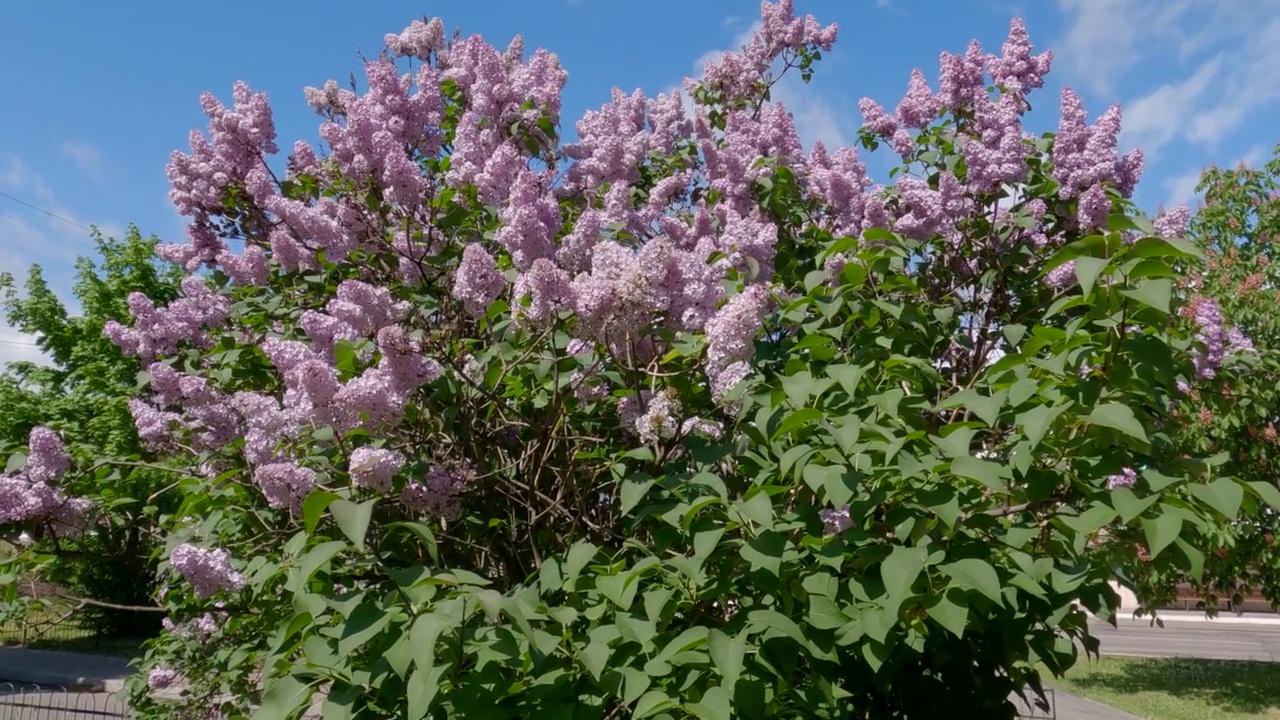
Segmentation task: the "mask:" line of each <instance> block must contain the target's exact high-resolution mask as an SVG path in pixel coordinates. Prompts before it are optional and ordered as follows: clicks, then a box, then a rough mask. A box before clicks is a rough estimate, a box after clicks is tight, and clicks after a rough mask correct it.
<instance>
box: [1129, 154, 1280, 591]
mask: <svg viewBox="0 0 1280 720" xmlns="http://www.w3.org/2000/svg"><path fill="white" fill-rule="evenodd" d="M1278 174H1280V146H1277V148H1276V149H1275V151H1274V152H1273V156H1272V158H1271V159H1270V160H1268V161H1267V162H1266V163H1264V164H1262V165H1261V166H1259V167H1248V166H1246V165H1244V164H1243V163H1242V164H1240V165H1239V166H1237V167H1235V168H1217V167H1215V168H1211V169H1209V170H1207V171H1205V173H1204V174H1203V175H1202V176H1201V178H1200V183H1199V185H1198V186H1197V191H1198V192H1200V193H1203V201H1202V202H1201V205H1200V207H1199V208H1198V209H1197V211H1196V212H1195V214H1194V216H1192V217H1191V218H1190V232H1189V236H1190V237H1191V238H1192V239H1193V240H1194V241H1195V242H1196V244H1197V245H1198V246H1199V247H1200V248H1202V249H1203V251H1204V253H1205V257H1206V261H1205V262H1204V263H1203V264H1196V265H1194V266H1192V267H1189V268H1188V272H1187V276H1186V278H1185V279H1184V280H1183V281H1182V283H1181V284H1180V292H1181V294H1182V295H1183V296H1184V297H1185V299H1186V305H1185V306H1184V310H1183V322H1185V323H1186V325H1187V326H1188V327H1189V328H1191V329H1192V330H1193V331H1194V332H1196V333H1197V336H1198V337H1199V338H1200V339H1201V340H1202V342H1203V343H1204V350H1203V353H1204V354H1203V356H1202V357H1203V358H1204V359H1205V360H1209V359H1211V358H1212V356H1214V355H1226V356H1231V357H1230V358H1229V360H1233V361H1234V365H1235V371H1234V372H1233V373H1232V374H1231V375H1230V376H1229V377H1218V376H1217V375H1216V374H1215V373H1214V372H1212V368H1206V369H1207V370H1209V371H1208V372H1201V373H1199V374H1198V375H1199V377H1197V378H1195V381H1194V382H1193V383H1192V387H1191V388H1190V389H1189V392H1188V394H1187V395H1186V397H1185V400H1184V402H1182V403H1181V404H1180V406H1179V408H1178V410H1177V415H1176V418H1175V422H1174V423H1173V424H1172V425H1171V426H1170V427H1171V429H1172V430H1173V432H1174V436H1175V438H1176V441H1177V442H1178V444H1179V445H1180V446H1181V447H1182V448H1184V449H1185V450H1187V451H1189V452H1194V453H1200V454H1203V455H1206V456H1208V455H1214V454H1221V457H1222V459H1223V461H1224V465H1223V469H1224V471H1226V472H1230V473H1232V474H1234V475H1237V476H1239V477H1241V478H1247V479H1249V480H1253V481H1257V482H1267V483H1274V482H1276V478H1278V477H1280V454H1278V453H1277V449H1278V447H1280V446H1278V444H1277V443H1278V441H1277V430H1278V429H1280V427H1278V426H1280V388H1277V386H1276V377H1278V376H1280V313H1278V312H1277V311H1278V310H1280V282H1277V281H1278V280H1280V275H1277V272H1278V271H1277V267H1276V265H1275V262H1276V261H1277V260H1278V259H1280V258H1278V257H1277V256H1276V252H1277V250H1276V241H1277V239H1280V183H1278V180H1277V175H1278ZM1179 212H1181V211H1179ZM1185 216H1186V215H1185V214H1183V217H1185ZM1233 350H1234V351H1237V352H1234V353H1233V352H1232V351H1233ZM1277 532H1280V518H1277V516H1276V514H1275V512H1274V511H1273V510H1272V509H1271V508H1260V509H1259V511H1258V512H1255V513H1246V514H1242V515H1240V516H1239V517H1238V518H1236V519H1235V521H1234V522H1232V523H1226V524H1224V525H1223V526H1221V527H1220V528H1218V530H1217V532H1216V533H1215V534H1214V537H1213V539H1212V544H1211V546H1210V547H1209V548H1207V550H1208V551H1209V552H1208V556H1207V558H1206V572H1205V575H1204V577H1203V578H1194V577H1187V576H1186V575H1185V574H1182V573H1172V574H1162V573H1160V572H1154V571H1152V569H1151V568H1149V567H1143V566H1141V565H1140V566H1138V573H1137V575H1136V576H1135V581H1136V583H1137V584H1138V585H1139V586H1140V587H1141V588H1142V591H1143V594H1144V595H1145V596H1146V597H1148V598H1149V600H1150V602H1151V603H1153V604H1155V605H1159V604H1162V603H1164V602H1167V601H1169V600H1171V599H1172V598H1173V597H1174V596H1175V594H1176V593H1177V585H1178V584H1179V583H1189V584H1190V585H1191V586H1192V587H1193V589H1194V591H1195V592H1196V593H1197V594H1199V595H1200V597H1201V598H1202V599H1203V601H1204V603H1205V605H1206V606H1207V607H1208V608H1210V609H1211V610H1217V609H1219V608H1223V607H1225V605H1226V601H1228V600H1231V601H1234V602H1235V603H1237V604H1238V603H1240V602H1241V601H1242V600H1243V599H1244V596H1245V595H1248V594H1251V593H1255V592H1257V593H1261V594H1262V595H1263V597H1265V598H1266V599H1267V600H1268V601H1270V602H1271V603H1272V604H1276V603H1277V602H1280V554H1277V548H1276V546H1275V537H1276V534H1277Z"/></svg>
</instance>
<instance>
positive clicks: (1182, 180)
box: [1164, 169, 1201, 205]
mask: <svg viewBox="0 0 1280 720" xmlns="http://www.w3.org/2000/svg"><path fill="white" fill-rule="evenodd" d="M1200 172H1201V171H1200V170H1199V169H1196V170H1188V171H1187V172H1185V173H1182V174H1181V175H1177V176H1175V177H1171V178H1169V179H1168V180H1165V181H1164V186H1165V188H1166V189H1168V191H1169V203H1168V204H1169V205H1190V204H1191V201H1192V200H1194V199H1195V198H1196V185H1198V184H1200Z"/></svg>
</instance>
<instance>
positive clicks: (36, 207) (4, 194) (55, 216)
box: [0, 190, 93, 232]
mask: <svg viewBox="0 0 1280 720" xmlns="http://www.w3.org/2000/svg"><path fill="white" fill-rule="evenodd" d="M0 197H3V198H8V199H9V200H12V201H14V202H16V203H18V204H19V205H26V206H27V207H29V208H31V209H32V210H35V211H36V212H42V213H44V214H45V215H48V216H49V217H51V218H53V219H54V220H61V221H62V222H64V223H66V224H68V225H73V226H75V227H78V228H80V229H81V230H84V231H86V232H93V230H92V229H90V228H88V227H85V226H84V225H81V224H80V223H78V222H76V221H75V220H68V219H67V218H65V217H63V216H61V215H59V214H57V213H55V212H51V211H49V210H45V209H44V208H42V207H40V206H39V205H32V204H31V203H29V202H27V201H26V200H23V199H21V198H16V197H14V196H12V195H10V194H9V193H7V192H4V191H3V190H0Z"/></svg>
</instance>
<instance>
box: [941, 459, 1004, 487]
mask: <svg viewBox="0 0 1280 720" xmlns="http://www.w3.org/2000/svg"><path fill="white" fill-rule="evenodd" d="M951 472H953V473H955V474H956V475H959V476H960V477H967V478H973V479H974V480H977V481H978V482H980V483H982V484H983V485H986V486H987V487H989V488H991V489H992V490H1004V489H1005V487H1004V483H1003V482H1002V481H1001V478H1002V477H1004V475H1005V467H1004V466H1003V465H999V464H997V463H993V462H991V461H989V460H979V459H978V458H976V457H974V456H972V455H966V456H964V457H958V458H956V459H955V460H952V461H951Z"/></svg>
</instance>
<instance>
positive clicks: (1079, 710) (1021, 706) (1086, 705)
mask: <svg viewBox="0 0 1280 720" xmlns="http://www.w3.org/2000/svg"><path fill="white" fill-rule="evenodd" d="M1046 691H1047V692H1048V695H1049V698H1048V699H1049V712H1048V713H1045V712H1044V711H1043V710H1036V709H1035V708H1033V707H1031V706H1030V705H1027V704H1025V703H1023V702H1022V700H1021V699H1019V698H1018V697H1017V696H1014V697H1013V698H1012V699H1013V701H1014V704H1016V705H1017V706H1018V712H1019V713H1021V714H1020V715H1019V717H1020V718H1025V719H1026V720H1045V719H1047V718H1053V719H1054V720H1140V718H1138V717H1137V716H1136V715H1130V714H1129V713H1127V712H1124V711H1122V710H1117V709H1115V708H1113V707H1111V706H1110V705H1103V704H1102V703H1100V702H1096V701H1094V700H1090V699H1088V698H1082V697H1080V696H1079V695H1072V694H1071V693H1069V692H1064V691H1062V690H1058V689H1057V688H1046Z"/></svg>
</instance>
